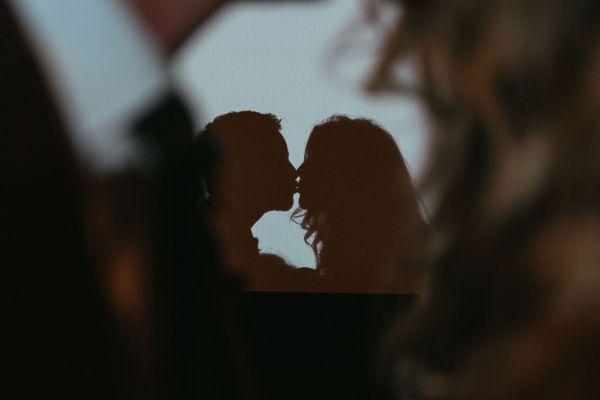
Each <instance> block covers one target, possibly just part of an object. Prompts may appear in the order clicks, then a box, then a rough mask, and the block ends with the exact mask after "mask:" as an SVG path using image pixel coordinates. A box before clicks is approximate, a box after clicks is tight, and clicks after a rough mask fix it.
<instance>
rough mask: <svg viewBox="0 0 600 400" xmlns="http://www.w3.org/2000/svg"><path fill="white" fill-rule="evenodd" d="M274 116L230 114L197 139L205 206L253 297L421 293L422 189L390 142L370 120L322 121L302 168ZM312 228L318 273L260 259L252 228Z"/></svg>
mask: <svg viewBox="0 0 600 400" xmlns="http://www.w3.org/2000/svg"><path fill="white" fill-rule="evenodd" d="M280 131H281V124H280V120H279V119H278V118H277V117H276V116H274V115H272V114H261V113H258V112H253V111H242V112H232V113H228V114H225V115H222V116H219V117H217V118H216V119H215V120H214V121H212V122H211V123H209V124H208V125H207V126H206V127H205V128H204V130H203V131H202V132H200V134H199V135H197V136H196V139H195V151H196V155H197V160H199V161H198V162H199V166H200V169H201V171H202V176H203V184H204V194H205V195H204V196H203V200H202V202H201V206H200V208H201V210H202V213H203V215H204V217H205V218H206V219H207V221H208V223H209V225H210V226H211V227H212V229H213V232H214V235H215V237H216V238H217V240H218V243H219V245H220V251H221V254H222V256H223V258H224V264H225V265H226V267H227V271H228V272H229V273H230V274H231V275H234V276H235V277H237V278H238V279H240V281H241V282H242V285H243V287H244V288H246V289H248V290H256V291H306V292H348V293H385V292H414V291H416V289H417V287H418V285H419V281H420V276H421V273H420V271H419V268H418V265H416V264H417V263H415V258H416V254H417V253H418V252H417V251H416V250H417V249H418V248H419V243H420V242H421V238H422V237H423V235H424V234H425V231H426V226H425V223H424V221H423V218H422V217H421V214H420V210H419V205H418V204H419V203H418V198H417V194H416V191H415V189H414V187H413V185H412V182H411V179H410V175H409V173H408V170H407V168H406V165H405V163H404V160H403V158H402V155H401V154H400V151H399V150H398V147H397V146H396V144H395V142H394V140H393V138H392V136H391V135H390V134H389V133H387V132H386V131H385V130H384V129H383V128H381V127H380V126H378V125H377V124H376V123H374V122H372V121H370V120H367V119H353V118H349V117H346V116H342V115H334V116H332V117H330V118H329V119H327V120H325V121H324V122H322V123H320V124H318V125H316V126H315V127H314V128H313V129H312V131H311V133H310V136H309V139H308V143H307V145H306V150H305V155H304V162H303V163H302V165H301V166H300V167H299V168H298V169H297V170H296V169H295V168H294V166H293V165H292V164H291V163H290V162H289V160H288V156H289V154H288V149H287V145H286V142H285V140H284V138H283V136H282V135H281V133H280ZM296 192H298V193H299V207H298V208H297V209H296V210H295V211H294V212H293V214H292V220H293V221H295V222H297V223H299V224H300V226H301V227H302V228H303V229H304V230H305V231H306V234H305V241H306V243H307V244H309V245H310V246H311V247H312V249H313V251H314V253H315V257H316V260H317V266H316V269H311V268H301V266H293V265H290V264H289V263H287V262H286V261H285V260H283V259H282V258H280V257H278V256H276V255H273V254H261V253H260V250H259V248H258V241H257V239H255V238H254V237H253V236H252V232H251V228H252V226H253V225H254V224H255V223H256V222H257V221H258V220H259V219H260V218H261V216H262V215H263V214H265V213H266V212H268V211H273V210H280V211H286V210H289V209H290V208H291V207H292V206H293V195H294V193H296Z"/></svg>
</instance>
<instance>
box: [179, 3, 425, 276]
mask: <svg viewBox="0 0 600 400" xmlns="http://www.w3.org/2000/svg"><path fill="white" fill-rule="evenodd" d="M363 5H364V2H362V1H360V0H355V1H352V0H330V1H326V2H323V3H317V4H316V5H311V4H308V5H305V4H293V3H290V4H280V5H273V4H240V5H235V6H231V7H229V8H228V9H226V10H225V11H224V12H222V13H220V14H219V15H218V16H217V17H216V18H214V19H213V20H212V21H211V23H209V24H208V25H207V26H205V27H203V28H202V30H201V31H200V32H198V34H197V37H196V38H194V39H193V40H192V41H191V43H190V45H189V46H188V47H187V48H186V49H185V50H184V51H183V52H182V54H181V56H180V57H179V58H178V59H177V60H176V62H175V63H174V65H173V68H174V72H175V75H176V77H177V79H178V81H179V82H178V83H179V85H180V86H181V89H182V93H184V95H185V96H186V97H187V100H189V104H190V105H191V107H192V111H193V112H194V113H195V118H196V124H197V126H198V128H201V127H202V126H203V125H204V124H206V123H207V122H210V121H211V120H213V119H214V118H215V117H216V116H219V115H221V114H224V113H227V112H230V111H241V110H254V111H259V112H270V113H274V114H276V115H277V116H278V117H279V118H281V119H282V120H283V121H282V125H283V131H282V134H283V136H284V137H285V140H286V141H287V144H288V148H289V152H290V161H291V162H292V164H294V165H295V166H296V167H298V166H299V165H300V164H301V163H302V159H303V155H304V145H305V144H306V140H307V139H308V134H309V133H310V130H311V128H312V126H313V125H315V124H316V123H318V122H320V121H322V120H323V119H325V118H327V117H329V116H330V115H332V114H340V113H341V114H347V115H350V116H354V117H367V118H371V119H373V120H375V121H376V122H378V123H379V124H380V125H382V126H384V127H385V128H386V129H387V130H388V131H389V132H390V133H391V134H392V135H393V136H394V138H395V139H396V142H397V143H398V146H399V147H400V150H401V151H402V154H403V155H404V158H405V160H406V162H407V164H408V167H409V169H410V171H411V173H412V174H413V177H414V178H415V179H417V178H418V177H419V173H420V172H421V170H422V167H423V160H424V157H423V153H424V151H425V146H426V143H425V140H426V137H425V135H424V132H425V126H424V125H425V123H424V119H423V116H422V112H421V109H420V108H419V106H418V105H417V104H416V102H414V100H412V99H410V98H372V97H367V96H366V95H364V93H362V91H361V88H360V82H361V79H363V78H364V77H365V75H366V73H367V71H368V68H369V66H370V63H371V62H372V59H373V54H374V52H375V51H376V43H378V42H379V40H380V36H379V35H378V34H377V33H376V31H375V30H374V29H372V28H369V27H367V26H366V25H365V24H364V23H362V22H361V21H360V18H361V17H362V15H363V13H362V6H363ZM349 39H350V40H351V42H350V43H352V46H351V47H350V49H349V50H348V51H344V52H340V51H338V50H336V49H339V48H340V46H341V45H342V42H345V41H348V40H349ZM296 200H297V199H296ZM295 207H296V206H294V208H295ZM290 214H291V211H290V212H271V213H268V214H266V215H265V216H264V217H263V218H262V219H261V220H260V221H258V223H257V224H256V225H255V226H254V228H253V233H254V235H255V236H256V237H257V238H258V239H259V241H260V247H261V249H262V251H263V252H268V253H275V254H279V255H280V256H282V257H284V258H285V259H287V260H288V261H289V262H291V263H293V264H295V265H297V266H314V257H313V254H312V251H311V250H310V248H309V247H308V246H307V245H305V244H304V241H303V231H302V230H301V229H300V228H299V227H298V226H297V225H296V224H294V223H291V222H290V221H289V217H290Z"/></svg>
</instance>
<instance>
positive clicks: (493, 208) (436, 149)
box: [367, 0, 600, 398]
mask: <svg viewBox="0 0 600 400" xmlns="http://www.w3.org/2000/svg"><path fill="white" fill-rule="evenodd" d="M399 3H400V4H401V10H400V12H399V14H398V20H397V24H396V26H395V28H394V30H393V32H390V35H389V37H388V40H387V41H386V43H384V45H383V47H382V51H381V54H380V57H379V60H378V62H377V65H376V66H375V68H374V71H373V74H372V76H371V77H370V78H369V80H368V84H367V88H368V89H369V90H371V91H374V92H381V91H397V92H401V93H405V94H411V95H415V96H416V98H418V99H420V100H421V101H422V102H423V104H424V105H425V107H426V109H427V110H428V112H429V116H430V118H429V120H430V122H431V127H432V131H433V134H432V147H431V151H430V154H429V169H428V173H427V174H426V179H425V181H424V182H423V187H424V188H425V189H426V190H427V191H428V193H429V194H430V195H433V197H434V198H435V199H436V201H435V207H434V208H433V209H432V210H431V211H432V224H433V226H434V231H435V232H436V234H435V235H434V236H433V239H434V240H432V243H431V246H430V256H431V263H432V264H433V270H434V273H433V275H432V279H431V284H430V289H429V290H428V291H427V296H425V298H424V300H423V302H422V303H421V305H420V307H419V308H418V310H417V312H416V313H415V314H414V315H413V317H412V318H411V319H410V320H409V322H408V323H407V324H406V325H403V330H402V332H403V336H402V337H401V338H400V339H398V338H396V342H395V345H397V346H400V347H401V348H402V349H403V350H402V352H404V354H412V356H413V357H414V358H416V359H417V360H419V361H418V362H419V363H420V365H421V366H425V367H426V368H429V369H432V370H435V371H437V372H443V373H446V372H449V371H453V372H449V374H448V375H443V374H442V375H443V376H445V377H446V378H447V377H448V376H450V377H451V376H456V372H457V370H459V371H460V368H461V366H462V367H463V368H464V367H465V365H466V364H465V363H466V362H467V360H469V362H473V357H474V354H479V355H481V354H484V353H485V354H487V355H488V357H487V358H485V357H483V358H482V359H483V360H485V361H483V362H482V363H481V364H477V365H479V366H481V367H482V368H479V369H480V370H482V371H483V370H485V369H484V368H483V365H484V363H487V366H488V367H490V365H494V364H493V362H492V361H491V360H492V359H493V357H494V354H499V353H494V351H495V350H493V348H494V346H495V345H498V343H499V341H501V340H503V339H501V338H502V337H508V335H509V332H510V335H513V336H512V337H513V339H514V340H515V342H514V343H512V344H511V345H506V346H507V347H506V349H505V350H506V352H505V354H508V353H510V352H512V351H514V350H515V349H516V348H517V347H511V346H513V345H515V343H517V341H519V340H521V339H522V338H524V337H525V336H519V334H517V333H515V332H524V331H526V330H527V329H531V330H532V331H533V330H535V329H537V328H538V327H539V326H541V323H540V325H535V324H534V322H532V321H538V320H536V318H539V317H540V316H541V315H549V314H544V313H546V312H551V311H552V309H551V308H550V306H548V304H550V303H548V302H549V299H552V298H554V297H553V296H557V293H559V292H561V291H562V290H563V289H564V287H562V286H561V285H567V284H570V282H574V281H573V280H572V279H574V278H573V277H574V276H575V275H573V274H575V273H582V274H583V272H582V269H584V268H585V265H587V264H594V263H596V264H597V262H598V258H596V259H595V260H594V259H589V258H586V256H582V257H581V258H578V254H577V253H576V252H575V250H574V249H575V247H574V246H573V240H572V239H573V238H574V237H580V238H581V239H582V240H580V241H579V243H587V242H590V238H592V239H593V238H595V240H597V239H598V237H599V236H598V226H597V225H598V216H599V215H600V213H599V211H600V210H599V206H600V157H599V156H598V155H599V154H600V2H598V1H596V0H527V1H525V0H487V1H482V0H440V1H436V0H422V1H420V0H404V1H399ZM403 64H404V65H411V66H413V67H414V71H416V75H417V79H416V80H412V81H410V82H409V81H406V80H403V79H402V77H401V76H400V75H401V74H398V71H399V68H398V66H399V65H403ZM399 76H400V77H399ZM582 221H587V222H590V221H592V222H593V221H595V224H596V226H595V228H594V229H589V227H587V226H585V224H584V223H583V222H582ZM593 225H594V223H592V226H593ZM557 232H558V233H557ZM569 232H571V234H570V233H569ZM594 232H595V233H594ZM590 235H591V236H590ZM594 235H596V236H594ZM550 238H552V240H550ZM584 239H585V240H584ZM593 241H594V240H591V242H592V243H593ZM588 250H589V249H584V250H577V251H581V252H582V253H585V254H587V253H586V252H587V251H588ZM596 256H597V254H596ZM587 273H588V272H586V274H587ZM552 274H554V275H552ZM586 276H587V275H586ZM592 278H593V279H597V278H595V275H590V279H592ZM597 283H598V282H596V289H597ZM561 293H562V292H561ZM563 294H564V293H563ZM574 305H577V303H576V302H574V303H572V304H570V305H569V306H574ZM596 305H597V304H596ZM558 306H559V304H555V305H554V306H553V307H558ZM560 306H561V307H562V306H564V304H561V305H560ZM562 310H563V311H565V310H568V308H567V309H562ZM569 311H570V310H569ZM581 315H584V314H581ZM585 315H587V317H589V316H590V314H585ZM587 317H586V318H587ZM591 320H592V319H589V318H588V321H591ZM557 321H558V320H555V321H553V322H555V323H556V324H557V325H556V326H554V327H553V328H554V330H551V329H549V330H548V331H547V333H546V334H547V335H555V336H553V339H552V340H554V339H556V340H555V341H554V342H553V343H554V345H556V346H559V345H560V346H562V345H564V346H565V347H568V346H571V345H573V343H575V342H576V340H575V339H573V337H572V336H569V335H570V334H569V333H568V328H566V325H560V324H559V323H558V322H557ZM593 321H595V322H594V323H598V322H600V321H599V320H598V318H595V319H594V318H593ZM546 322H548V321H546ZM579 322H581V321H579ZM599 326H600V324H597V325H596V327H595V328H594V329H596V330H597V328H598V327H599ZM565 328H566V329H565ZM519 330H521V331H519ZM528 332H529V331H528ZM579 332H580V333H581V331H579ZM502 335H505V336H502ZM535 338H536V336H531V338H530V339H535ZM537 338H540V336H537ZM523 340H525V339H523ZM568 340H571V342H569V341H568ZM561 341H562V342H561ZM481 343H487V346H483V345H481ZM490 343H492V345H490ZM521 344H523V343H521ZM547 344H548V342H546V345H547ZM480 345H481V346H483V347H480V348H479V351H476V350H474V349H476V348H477V346H480ZM588 345H589V346H588ZM498 346H500V345H498ZM586 346H588V347H587V348H588V350H589V349H590V348H591V349H596V347H597V346H598V344H597V343H596V342H592V341H590V342H587V343H586ZM538 350H539V349H538ZM542 350H544V351H547V353H542V352H540V353H537V354H535V353H530V354H529V359H527V362H531V361H532V360H533V362H538V361H539V362H540V365H542V364H543V362H542V360H543V357H547V356H548V354H551V353H552V351H554V350H557V347H556V348H553V347H552V346H548V347H543V348H542ZM596 350H597V349H596ZM596 350H594V351H591V350H590V351H589V352H588V354H594V355H598V352H597V351H596ZM584 353H585V352H583V351H582V352H581V354H578V355H577V356H581V357H582V358H581V359H582V360H585V362H588V363H589V364H588V365H589V366H590V367H591V366H594V365H595V366H598V362H597V361H592V357H590V356H589V355H587V356H584ZM557 354H558V353H557ZM561 354H562V355H563V356H565V357H575V356H574V355H573V354H566V353H561ZM535 357H538V358H535ZM594 357H595V356H594ZM596 358H597V357H596ZM572 359H575V358H572ZM480 361H481V360H480ZM521 361H523V360H521ZM517 364H518V363H514V364H510V362H508V361H506V364H504V367H506V368H508V370H504V372H505V373H506V375H502V374H501V373H500V375H501V376H506V379H507V382H513V383H515V384H514V385H511V384H510V383H506V382H505V383H504V386H505V387H506V388H510V390H513V392H512V393H511V392H510V390H508V389H507V390H506V391H505V388H503V389H502V390H500V388H499V386H497V385H494V384H492V382H494V380H493V379H492V378H491V376H488V377H487V378H489V379H490V380H489V382H488V383H490V384H489V385H487V387H486V385H485V384H482V383H481V382H483V381H479V382H477V385H476V388H475V387H474V386H473V383H474V382H476V381H475V379H476V378H474V377H473V376H470V377H467V379H471V381H470V382H471V383H470V385H471V386H470V389H472V390H474V391H475V392H477V393H479V395H481V391H483V392H485V391H486V390H487V391H489V390H497V392H496V393H493V394H490V396H481V398H538V397H536V396H538V395H540V394H541V393H546V394H549V393H548V392H547V391H546V389H545V388H543V387H542V386H527V385H526V384H525V383H524V379H541V381H539V382H537V383H538V385H539V384H540V382H542V381H544V382H546V383H548V384H550V383H552V385H554V386H553V387H556V385H558V383H559V382H560V381H559V380H556V379H555V380H553V379H551V376H552V375H544V374H545V372H539V371H537V372H536V371H534V370H533V369H531V370H528V371H527V372H528V373H529V375H526V374H519V373H514V372H513V371H518V368H516V367H517ZM473 365H476V364H473ZM550 365H551V364H550ZM565 365H566V364H565ZM496 367H498V368H499V364H496ZM510 368H513V370H511V369H510ZM477 369H478V368H472V369H471V370H470V372H471V373H473V372H474V371H476V370H477ZM493 369H494V367H491V368H490V370H493ZM573 371H575V372H573V373H572V374H571V375H570V376H569V379H571V378H572V379H573V380H578V379H580V378H581V379H584V378H582V377H584V375H583V372H582V370H581V369H577V368H574V369H573ZM596 371H597V370H596ZM488 372H489V370H488ZM538 372H539V373H540V375H539V376H535V373H538ZM546 372H547V370H546ZM460 373H462V374H464V373H465V369H463V370H462V371H460ZM579 373H582V375H576V374H579ZM437 376H438V378H439V377H440V375H437ZM463 376H464V375H463ZM479 377H481V376H479ZM509 379H514V381H509ZM584 380H585V379H584ZM437 381H438V382H442V381H443V380H440V379H438V380H437ZM444 382H445V383H444V385H442V386H445V387H446V389H447V388H448V387H451V386H452V385H453V383H452V382H453V381H452V379H450V380H446V381H444ZM564 382H566V381H564ZM590 382H592V381H591V380H590V381H588V382H586V383H585V384H590ZM454 383H456V382H455V381H454ZM462 383H463V384H464V383H465V381H464V380H463V381H462ZM496 383H497V382H496ZM571 383H572V381H571ZM582 385H583V383H582ZM593 385H595V381H594V383H592V386H586V387H585V388H584V387H583V386H581V387H572V389H573V392H572V393H571V395H570V396H569V397H570V398H579V397H577V396H578V394H577V393H579V394H581V393H582V392H581V390H583V389H586V390H587V389H591V390H594V392H595V393H596V394H598V393H600V390H598V389H599V387H598V386H597V385H596V386H593ZM467 386H469V385H467ZM532 388H535V390H537V389H540V390H541V389H544V390H542V391H540V392H539V393H538V394H536V395H535V396H534V395H533V394H532V393H529V397H528V396H527V395H524V394H523V393H526V391H527V390H530V389H532ZM453 389H456V386H455V387H453ZM462 389H465V387H462ZM562 389H564V388H561V390H562ZM436 390H438V391H440V393H444V390H445V389H440V388H439V387H438V388H437V389H436ZM520 390H523V392H519V391H520ZM478 391H479V392H478ZM475 392H469V391H468V390H467V392H465V393H468V394H469V395H470V396H471V398H479V397H477V395H475V394H474V393H475ZM445 393H446V395H448V396H449V397H452V398H455V397H460V396H457V393H456V392H455V393H452V392H445ZM509 393H510V394H509ZM556 393H563V392H561V391H556V392H555V394H553V396H559V397H560V395H556ZM488 394H489V393H488ZM563 394H564V393H563ZM453 396H454V397H453ZM503 396H504V397H503ZM519 396H523V397H519ZM440 398H444V397H443V396H440ZM552 398H555V397H552Z"/></svg>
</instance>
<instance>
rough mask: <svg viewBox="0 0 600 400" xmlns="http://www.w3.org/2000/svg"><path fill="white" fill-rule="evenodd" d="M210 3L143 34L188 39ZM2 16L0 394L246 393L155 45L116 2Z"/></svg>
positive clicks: (10, 10) (178, 106)
mask: <svg viewBox="0 0 600 400" xmlns="http://www.w3.org/2000/svg"><path fill="white" fill-rule="evenodd" d="M155 3H156V2H152V1H148V2H143V1H137V2H136V7H137V8H136V9H138V11H140V14H143V13H142V12H141V9H140V7H141V8H145V7H156V4H155ZM209 3H210V4H211V5H212V6H213V7H210V10H213V9H214V8H215V7H216V5H217V3H218V2H216V1H213V2H185V1H174V2H169V7H168V11H167V9H163V11H164V13H163V14H161V15H162V16H163V17H164V18H166V19H167V21H163V22H164V24H163V25H161V26H160V27H157V26H156V24H155V23H152V21H146V22H147V27H148V28H149V29H150V31H151V32H152V34H153V35H155V37H157V38H158V37H162V36H160V35H159V34H158V33H157V30H160V29H159V28H165V27H169V29H171V28H172V29H173V31H174V32H180V34H178V35H174V36H173V38H175V37H176V38H177V39H178V40H181V39H182V37H183V36H182V34H181V32H183V31H186V32H187V31H189V29H190V28H191V27H192V26H193V25H194V24H197V23H198V22H199V21H201V20H202V19H203V17H204V16H206V15H205V14H204V13H203V11H202V10H203V9H204V8H203V7H204V6H205V5H207V4H209ZM174 11H177V13H179V15H180V16H185V18H184V20H185V24H184V25H185V26H183V25H180V24H181V23H183V22H182V21H183V20H182V21H179V20H178V19H177V18H175V19H169V18H168V17H169V15H170V13H171V12H174ZM0 20H1V21H0V30H1V34H0V52H1V54H2V60H3V69H2V74H0V79H1V81H2V85H1V86H2V88H3V90H2V93H1V94H0V101H1V103H0V104H1V109H2V114H3V115H2V123H1V125H0V128H1V130H2V137H3V141H4V142H3V145H2V146H0V148H1V149H2V150H1V162H2V168H1V169H0V170H1V172H0V174H1V175H0V184H1V185H2V200H1V201H2V207H1V210H2V211H1V212H2V245H3V251H2V256H1V259H0V265H2V266H3V267H4V268H6V269H7V270H8V277H7V279H6V282H7V283H8V285H7V286H10V287H11V288H12V290H13V291H14V292H15V297H14V298H15V301H14V303H12V304H11V308H12V313H14V317H15V318H14V319H13V318H9V319H8V322H7V323H6V331H7V332H8V334H9V338H10V339H9V340H7V341H6V343H7V344H8V347H9V349H7V350H8V351H6V352H5V351H3V355H4V354H6V356H4V357H3V358H4V359H5V362H6V363H7V364H8V365H7V369H8V370H9V371H10V373H9V374H10V375H9V378H8V379H7V380H8V381H9V385H8V387H5V386H4V385H3V388H2V391H3V392H2V394H1V395H2V397H3V398H12V397H16V398H30V397H34V392H35V391H39V390H41V391H43V393H44V394H43V395H44V396H45V397H51V398H100V399H118V398H144V399H149V398H150V399H153V398H157V399H158V398H168V399H177V398H186V399H187V398H219V399H221V398H235V399H238V398H247V397H252V396H253V394H254V393H253V392H252V391H251V389H250V384H248V385H246V383H245V382H248V381H249V379H247V376H246V375H245V372H246V369H245V368H244V367H243V362H242V361H241V359H243V349H242V348H241V344H240V341H239V340H238V338H239V337H238V334H239V330H238V326H237V325H236V323H237V322H236V317H235V309H233V308H232V306H231V304H232V302H231V299H232V297H234V294H232V293H230V292H228V291H226V290H221V289H222V282H223V280H222V279H221V276H220V272H219V263H220V261H219V258H218V257H217V253H216V251H215V249H214V246H213V243H212V239H211V236H210V235H209V234H208V231H207V229H205V224H203V223H202V222H200V223H198V221H197V216H196V212H195V201H196V199H197V197H198V193H197V189H196V185H195V182H196V179H195V175H196V174H197V173H198V172H197V171H196V170H195V169H194V168H193V167H192V164H191V157H190V156H191V151H192V133H193V128H192V126H191V123H190V118H189V115H188V113H187V111H186V109H185V107H184V106H183V104H182V103H181V102H180V101H179V99H178V97H177V95H176V94H175V93H174V91H173V90H172V88H171V84H170V83H169V78H168V76H167V74H166V73H165V72H164V67H163V65H162V64H163V63H162V61H161V55H160V51H159V49H157V47H156V46H155V45H154V43H153V41H152V40H149V39H148V38H147V35H146V31H145V30H143V29H141V28H140V25H139V24H138V22H137V20H136V18H135V15H134V14H132V13H130V12H129V11H128V9H127V8H126V7H125V6H124V5H123V4H122V3H119V2H112V1H108V2H107V1H104V0H89V1H85V2H78V1H55V2H47V1H43V0H15V1H9V2H0ZM165 24H166V25H165ZM173 40H175V39H173ZM157 41H158V42H159V44H160V45H161V46H162V48H163V49H164V50H171V49H172V46H171V44H173V45H175V42H174V41H171V40H170V39H165V40H161V39H158V40H157ZM11 317H12V315H11ZM13 374H14V375H13ZM5 391H6V392H5Z"/></svg>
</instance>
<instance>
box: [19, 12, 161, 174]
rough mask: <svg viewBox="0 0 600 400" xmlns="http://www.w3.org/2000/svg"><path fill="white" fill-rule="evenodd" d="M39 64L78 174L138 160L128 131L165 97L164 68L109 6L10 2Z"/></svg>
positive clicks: (126, 15)
mask: <svg viewBox="0 0 600 400" xmlns="http://www.w3.org/2000/svg"><path fill="white" fill-rule="evenodd" d="M9 3H10V4H11V5H12V7H13V9H14V10H15V14H16V16H17V18H18V19H19V21H20V22H21V25H22V26H23V27H24V30H25V32H26V35H27V37H28V39H29V41H30V43H31V45H32V47H33V49H34V51H35V52H36V55H37V56H38V57H37V58H38V60H39V62H40V64H41V66H42V68H43V70H44V72H45V75H46V78H47V81H48V84H49V86H50V88H51V90H52V92H53V94H54V96H55V100H56V101H57V103H58V107H59V111H60V112H61V114H62V117H63V121H64V122H65V124H66V126H67V128H68V129H69V131H70V133H71V140H72V142H73V145H74V148H75V151H76V153H77V155H78V157H79V159H80V161H81V162H82V163H83V164H84V166H85V167H87V168H91V169H92V170H96V171H100V172H110V171H114V170H119V169H121V168H123V167H125V166H126V165H128V164H130V163H132V162H135V161H136V160H137V158H138V157H139V156H140V154H141V153H140V150H139V147H138V146H137V145H136V143H135V139H134V138H133V137H132V136H131V135H130V134H129V133H130V129H131V125H132V124H133V123H134V122H135V120H136V119H137V118H139V117H140V116H141V115H142V113H143V112H144V111H147V110H148V109H149V107H151V106H152V105H155V104H156V103H157V102H158V100H159V99H160V98H162V97H163V96H164V94H165V93H166V92H167V91H168V90H169V87H170V84H169V82H168V80H167V78H166V74H165V72H164V67H163V62H162V60H161V59H160V57H159V53H158V51H157V49H155V48H154V47H153V46H152V44H151V42H150V40H148V38H147V36H146V33H145V32H144V31H143V29H141V26H140V25H139V23H138V21H137V20H136V19H135V18H134V17H133V15H132V14H131V12H130V10H129V9H127V8H126V7H125V6H124V5H123V4H122V3H120V2H119V1H115V0H9Z"/></svg>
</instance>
